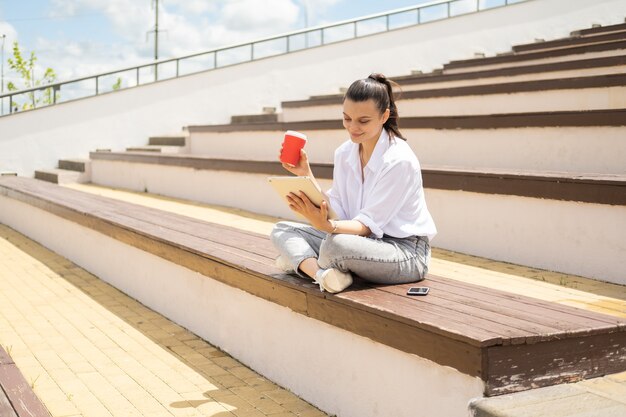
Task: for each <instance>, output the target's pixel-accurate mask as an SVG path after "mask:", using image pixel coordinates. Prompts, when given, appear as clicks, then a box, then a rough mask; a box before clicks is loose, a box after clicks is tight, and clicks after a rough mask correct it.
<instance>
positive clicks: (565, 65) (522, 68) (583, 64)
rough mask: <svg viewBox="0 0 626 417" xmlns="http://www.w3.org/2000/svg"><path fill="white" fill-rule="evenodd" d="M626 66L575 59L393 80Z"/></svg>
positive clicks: (619, 59)
mask: <svg viewBox="0 0 626 417" xmlns="http://www.w3.org/2000/svg"><path fill="white" fill-rule="evenodd" d="M621 65H626V56H624V55H621V56H609V57H601V58H591V59H575V60H571V61H562V62H549V63H545V64H531V65H518V66H514V67H505V68H493V69H486V70H483V69H478V70H476V71H468V72H459V73H453V74H439V73H437V74H433V73H428V74H420V75H407V76H402V77H395V78H394V79H393V80H394V81H396V82H397V83H399V84H400V85H414V84H430V83H437V82H446V81H459V80H476V79H479V78H492V77H493V78H495V77H506V76H513V75H523V74H545V73H547V72H558V71H571V70H580V69H590V68H603V67H612V66H621Z"/></svg>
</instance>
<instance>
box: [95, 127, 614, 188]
mask: <svg viewBox="0 0 626 417" xmlns="http://www.w3.org/2000/svg"><path fill="white" fill-rule="evenodd" d="M400 128H401V131H402V134H403V135H405V137H406V138H407V140H408V142H409V144H410V145H411V147H412V148H413V150H414V151H415V153H416V155H417V157H418V158H419V160H420V163H421V164H422V166H423V167H427V166H436V167H445V166H450V167H456V168H465V169H481V168H484V169H488V168H492V169H505V170H519V171H558V172H569V173H575V174H580V173H603V174H626V162H625V157H624V156H625V155H626V141H625V140H624V137H626V127H559V128H551V127H550V128H541V127H529V128H522V129H468V130H442V129H403V128H402V120H400ZM304 133H306V134H307V135H308V142H307V144H306V147H305V149H306V151H307V154H308V156H309V159H310V160H311V161H313V162H317V163H332V162H333V155H334V150H335V149H336V148H337V147H338V146H339V145H340V144H341V143H343V142H345V141H346V140H348V137H347V135H346V132H345V130H343V129H341V130H340V129H336V130H319V131H305V132H304ZM281 142H282V132H275V131H268V132H228V133H214V132H205V133H194V140H193V141H192V142H191V152H192V153H193V154H197V155H206V156H209V157H212V158H226V159H242V155H245V159H248V160H255V161H275V160H276V159H277V154H278V151H279V149H280V144H281ZM242 150H245V151H242ZM94 181H95V182H97V180H94Z"/></svg>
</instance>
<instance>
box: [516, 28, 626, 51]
mask: <svg viewBox="0 0 626 417" xmlns="http://www.w3.org/2000/svg"><path fill="white" fill-rule="evenodd" d="M623 39H626V30H624V29H623V28H622V29H616V30H614V31H612V32H608V33H602V34H596V35H593V36H581V37H569V38H563V39H554V40H550V41H540V42H535V43H530V44H525V45H515V46H513V52H514V53H516V54H520V53H531V52H538V51H547V50H556V49H560V48H564V47H572V46H582V45H591V44H596V43H603V42H611V41H617V40H623Z"/></svg>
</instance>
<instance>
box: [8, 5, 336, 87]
mask: <svg viewBox="0 0 626 417" xmlns="http://www.w3.org/2000/svg"><path fill="white" fill-rule="evenodd" d="M339 1H341V0H318V1H310V0H160V3H159V11H160V16H159V28H160V30H162V31H163V32H162V33H161V34H160V36H159V57H160V58H168V57H177V56H182V55H186V54H191V53H196V52H201V51H206V50H209V49H212V48H216V47H219V46H225V45H232V44H236V43H241V42H246V41H251V40H254V39H256V38H259V37H265V36H270V35H273V34H278V33H280V32H285V31H290V30H296V29H300V28H301V27H302V25H303V23H304V22H303V19H302V17H303V14H302V7H303V6H304V5H305V4H307V3H308V9H307V10H308V11H309V22H310V23H314V22H315V20H314V19H315V15H318V14H321V13H323V11H324V10H326V9H327V8H328V7H330V6H332V5H334V4H336V3H337V2H339ZM50 14H51V15H53V16H69V15H78V14H102V15H104V17H105V19H106V20H107V21H108V22H110V25H111V31H112V32H113V33H115V35H116V37H117V39H119V40H116V41H115V43H107V41H106V40H98V39H97V38H96V39H90V37H89V33H86V34H85V37H84V39H85V40H77V39H72V40H69V41H68V40H67V39H59V40H51V39H48V38H44V37H40V38H38V39H37V42H36V45H32V46H31V48H32V49H34V50H36V51H40V53H38V57H39V58H40V59H39V62H40V63H45V65H46V66H50V67H52V68H54V69H55V70H56V71H57V74H58V78H59V79H60V80H66V79H71V78H77V77H82V76H87V75H93V74H96V73H99V72H103V71H111V70H115V69H117V68H125V67H129V66H133V65H139V64H142V63H149V62H150V61H151V60H152V58H153V54H154V35H153V34H150V35H149V36H147V32H148V31H150V30H152V29H153V28H154V9H153V8H152V7H151V2H150V1H149V0H51V10H50ZM2 27H3V26H2V23H0V30H1V29H2ZM11 34H12V35H11V36H12V37H16V36H17V34H16V33H15V30H13V29H12V28H11ZM7 35H9V34H7ZM8 44H9V37H7V45H8Z"/></svg>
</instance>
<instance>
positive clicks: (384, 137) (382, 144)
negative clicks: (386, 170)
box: [348, 128, 389, 172]
mask: <svg viewBox="0 0 626 417" xmlns="http://www.w3.org/2000/svg"><path fill="white" fill-rule="evenodd" d="M387 149H389V134H388V133H387V130H386V129H385V128H383V130H382V132H380V136H379V137H378V141H377V142H376V146H375V147H374V152H372V156H371V157H370V160H369V161H368V162H367V165H366V168H367V169H368V170H370V171H373V172H376V171H377V170H378V169H380V166H381V165H382V163H383V155H384V154H385V152H387ZM348 164H349V165H350V166H351V167H352V169H354V171H355V172H359V170H360V168H361V158H360V156H359V144H358V143H354V142H352V150H351V151H350V154H349V156H348Z"/></svg>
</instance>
